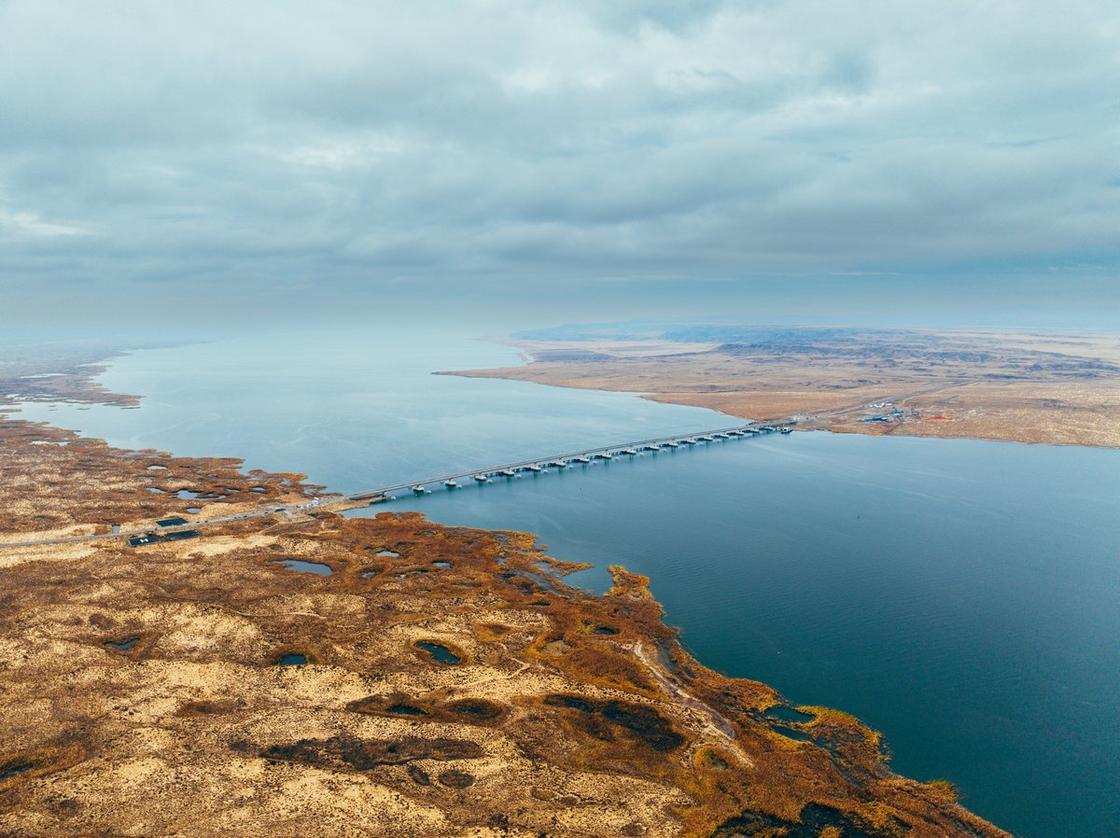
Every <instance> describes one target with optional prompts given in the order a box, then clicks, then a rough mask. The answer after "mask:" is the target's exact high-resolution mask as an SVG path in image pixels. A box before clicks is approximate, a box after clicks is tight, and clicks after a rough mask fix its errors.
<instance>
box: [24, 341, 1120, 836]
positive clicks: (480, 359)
mask: <svg viewBox="0 0 1120 838" xmlns="http://www.w3.org/2000/svg"><path fill="white" fill-rule="evenodd" d="M515 360H516V354H515V352H514V351H513V350H511V349H509V348H507V347H503V346H499V345H495V344H491V343H483V342H479V341H474V340H467V339H465V338H461V337H451V336H447V335H441V336H439V337H436V336H431V335H415V334H410V335H397V334H385V333H381V334H370V333H366V332H363V333H356V332H355V333H348V334H341V335H340V334H332V335H309V336H305V337H303V338H301V339H299V340H297V341H293V340H292V339H291V338H290V336H284V337H283V338H278V337H277V338H273V337H269V336H259V335H258V336H246V337H244V338H240V339H237V340H225V341H221V342H211V343H199V344H193V345H184V346H178V347H174V348H167V349H151V350H144V351H139V352H135V353H133V354H131V355H128V356H125V357H122V358H119V359H117V360H115V361H114V362H113V364H112V366H111V368H110V369H109V371H108V372H107V373H106V374H105V375H104V376H103V377H102V379H101V381H102V382H103V383H104V385H105V386H106V387H108V388H110V389H113V390H116V391H121V392H129V393H136V394H139V395H141V396H143V403H142V406H141V407H140V409H137V410H127V409H121V408H114V407H92V408H88V407H85V406H76V405H43V404H33V405H26V406H25V407H24V415H25V416H27V417H28V418H34V419H43V420H47V421H50V422H52V423H54V424H57V425H60V426H62V427H68V428H75V429H78V430H80V431H82V432H83V433H86V434H88V435H90V436H98V437H103V438H105V439H107V440H108V441H109V442H110V443H112V444H115V445H121V446H126V447H156V448H162V449H167V450H170V451H172V452H174V453H176V454H180V455H229V456H239V457H243V458H244V459H245V460H246V463H247V465H248V466H249V467H259V468H265V469H270V470H285V471H287V470H297V471H303V472H306V473H307V474H308V475H309V477H310V479H311V480H312V481H314V482H318V483H323V484H325V485H326V486H327V487H328V488H329V489H332V490H337V491H346V492H351V491H357V490H360V489H365V488H369V487H373V486H378V485H384V484H388V483H393V482H397V481H404V480H408V479H410V478H417V477H421V476H426V475H428V474H436V473H440V472H445V471H454V470H459V469H469V468H472V467H481V466H485V465H489V464H493V463H501V462H508V461H513V460H518V459H523V458H529V457H534V456H544V455H547V454H553V453H557V452H562V451H566V450H571V449H576V448H582V447H590V446H596V445H603V444H608V443H614V442H625V441H627V440H635V439H642V438H646V437H653V436H658V435H668V434H675V433H683V432H689V431H697V430H702V429H707V428H713V427H719V426H721V425H726V424H729V422H728V420H727V418H726V417H722V416H720V415H718V414H715V413H712V412H711V411H706V410H701V409H695V408H687V407H677V406H672V405H662V404H655V403H652V402H649V401H645V400H642V399H640V398H637V397H635V396H630V395H626V394H617V393H600V392H593V391H578V390H562V389H552V388H546V387H541V386H537V385H533V384H525V383H519V382H505V381H497V380H487V379H463V378H456V377H451V376H433V375H431V373H432V371H434V370H448V369H456V368H458V369H463V368H470V367H479V366H497V365H508V364H510V363H513V362H515ZM393 509H397V510H405V509H415V510H419V511H422V512H424V513H425V514H426V515H428V516H429V517H431V518H432V519H433V520H436V521H440V522H445V523H451V524H465V525H472V526H481V527H487V528H501V529H522V530H528V531H532V532H535V533H538V534H539V535H540V536H541V539H542V541H543V542H544V543H545V544H547V545H548V548H549V551H550V552H551V553H552V554H553V555H556V556H558V557H560V558H564V559H571V560H577V561H588V562H591V563H593V564H594V566H595V567H594V568H593V569H592V570H590V571H586V572H584V573H581V574H579V575H577V576H576V577H575V578H574V579H573V581H574V582H576V583H578V584H582V585H585V586H587V587H590V588H592V589H601V588H602V587H603V586H604V584H605V581H606V578H607V576H606V567H607V565H610V564H624V565H626V566H627V567H628V568H630V569H631V570H634V571H637V572H640V573H643V574H646V575H648V576H649V577H650V578H651V580H652V583H651V587H652V590H653V593H654V594H655V595H656V596H657V598H658V599H659V600H660V601H661V602H662V603H663V604H664V605H665V607H666V612H667V613H666V621H667V622H669V623H670V624H672V625H676V626H679V627H680V628H681V630H682V632H683V635H682V639H683V641H684V643H685V645H686V646H687V647H689V648H690V649H691V650H692V651H693V652H694V653H695V654H696V656H697V657H698V658H699V659H700V660H701V661H702V662H703V663H705V664H707V665H709V666H712V667H714V668H716V669H719V670H721V671H724V672H726V673H728V674H731V675H736V676H742V677H748V678H754V679H758V680H762V681H765V682H767V683H769V684H771V685H772V686H774V687H776V688H777V689H779V690H781V691H782V692H783V693H784V694H785V695H786V696H787V697H788V698H789V699H790V700H791V701H794V702H797V703H806V704H824V705H830V706H834V707H838V708H840V709H843V710H846V711H849V712H851V713H854V714H855V715H857V716H859V717H860V718H862V719H863V720H864V721H866V722H867V723H868V724H870V725H871V726H873V727H875V728H877V729H879V730H881V731H883V733H884V735H885V737H886V740H887V743H888V745H889V747H890V749H891V751H892V752H893V754H894V757H893V761H892V764H893V766H894V767H895V769H896V770H898V771H899V772H900V773H903V774H907V775H910V776H914V777H916V778H919V779H933V778H947V779H950V780H952V781H953V782H955V783H957V784H958V785H959V786H960V788H961V791H962V794H963V801H964V803H965V804H966V805H967V806H969V807H970V808H972V809H973V810H974V811H976V812H977V813H978V814H981V815H983V816H985V817H988V818H990V819H992V820H993V821H995V822H996V823H997V824H998V825H1000V826H1003V827H1004V828H1007V829H1009V830H1011V831H1013V832H1015V833H1017V834H1022V835H1024V836H1039V837H1040V838H1041V837H1042V836H1052V835H1070V836H1098V835H1105V834H1112V833H1113V831H1114V829H1115V825H1116V824H1117V823H1120V791H1118V789H1117V785H1116V777H1117V776H1120V722H1118V719H1120V643H1118V642H1117V638H1118V637H1120V451H1113V450H1102V449H1088V448H1060V449H1059V448H1055V447H1049V446H1028V445H1019V444H1013V443H994V442H980V441H972V440H926V439H908V438H901V437H900V438H871V437H857V436H839V435H830V434H824V433H795V434H793V435H791V436H788V437H787V436H777V435H773V436H770V437H765V438H760V439H749V440H746V439H745V440H737V441H734V442H726V443H720V444H718V445H708V446H697V447H694V448H682V449H679V450H676V451H674V452H662V453H658V454H656V455H654V454H647V455H643V456H640V457H636V458H633V459H631V458H627V459H625V460H622V459H618V460H615V461H613V462H611V463H609V464H607V463H598V464H594V465H588V466H580V467H576V468H572V469H569V470H566V471H564V472H546V473H543V474H540V475H532V476H530V475H526V476H524V477H521V478H517V479H511V480H502V481H497V482H494V483H491V484H488V485H486V486H474V485H471V486H467V487H464V488H463V489H461V490H459V491H456V492H437V493H434V494H432V495H428V496H425V497H420V498H411V497H409V498H401V499H400V500H399V501H397V502H395V503H394V504H392V505H390V506H388V507H379V508H378V509H376V510H372V511H383V510H393Z"/></svg>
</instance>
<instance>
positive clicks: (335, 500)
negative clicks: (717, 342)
mask: <svg viewBox="0 0 1120 838" xmlns="http://www.w3.org/2000/svg"><path fill="white" fill-rule="evenodd" d="M792 425H793V421H792V420H786V421H784V422H778V423H772V424H766V425H762V424H758V423H754V422H751V423H748V424H745V425H732V426H731V427H729V428H717V429H716V430H713V431H701V432H699V433H691V434H683V435H678V436H666V437H656V438H653V439H642V440H638V441H637V442H625V443H622V444H620V445H607V446H604V447H601V448H584V449H582V450H580V451H569V452H567V453H565V454H554V455H551V456H548V457H538V458H536V459H532V460H521V461H519V462H515V463H503V464H502V465H497V466H488V467H486V468H483V469H471V470H469V471H456V472H451V473H449V474H439V475H436V476H435V477H426V478H424V479H422V480H409V481H407V482H404V483H393V484H391V485H389V486H380V487H378V488H376V489H368V490H366V491H361V492H355V493H354V494H351V495H333V496H327V497H322V498H319V497H316V498H312V499H310V500H308V501H305V502H303V503H296V504H287V505H283V506H275V505H273V504H268V505H267V506H263V507H261V508H259V509H251V510H248V511H243V512H235V513H232V514H229V515H219V516H216V517H213V518H202V519H195V520H193V521H185V522H183V523H182V524H173V525H152V526H149V527H145V528H144V529H131V530H123V529H122V530H114V531H113V532H107V533H105V532H102V533H90V534H88V535H70V536H54V537H47V538H39V539H28V540H25V541H24V540H21V541H9V542H0V549H5V548H28V547H35V546H42V545H47V544H72V543H75V542H84V541H102V540H107V539H119V538H127V539H128V543H129V544H131V545H132V546H133V547H140V546H143V545H146V544H156V543H159V542H161V541H176V540H179V539H182V538H193V537H195V536H198V535H200V534H201V533H200V530H203V529H206V528H209V527H214V526H218V525H221V524H229V523H233V522H235V521H244V520H246V519H253V518H269V517H272V516H274V515H287V516H292V515H298V514H301V513H302V514H307V513H311V512H314V511H316V510H318V509H323V510H329V511H331V512H341V511H345V510H347V509H354V508H356V507H358V506H361V505H365V504H366V503H369V504H374V503H385V502H388V501H391V500H395V497H394V495H393V492H400V491H411V492H413V493H414V494H418V495H420V494H428V493H429V492H430V491H431V490H430V489H429V488H428V487H429V486H442V487H444V488H447V489H457V488H459V485H460V484H459V482H458V481H460V480H465V479H469V480H472V481H474V482H476V483H488V482H490V481H491V480H494V479H496V478H511V477H517V476H519V475H521V474H525V473H534V474H535V473H540V472H544V471H548V470H549V469H563V468H568V467H570V466H573V465H588V464H590V463H593V462H596V461H604V460H613V459H614V458H615V457H635V456H637V455H639V454H641V453H642V452H651V453H654V452H658V451H666V450H672V449H675V448H681V447H682V446H684V447H691V446H694V445H703V444H708V443H716V442H724V441H727V440H734V439H745V438H748V437H755V436H761V435H763V434H772V433H790V431H792V430H793V428H792ZM168 520H173V519H168ZM180 520H181V519H180Z"/></svg>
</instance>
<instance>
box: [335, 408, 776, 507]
mask: <svg viewBox="0 0 1120 838" xmlns="http://www.w3.org/2000/svg"><path fill="white" fill-rule="evenodd" d="M791 425H792V423H791V422H783V423H778V424H770V425H759V424H756V423H753V422H752V423H748V424H746V425H732V426H731V427H729V428H717V429H716V430H713V431H701V432H699V433H691V434H683V435H678V436H666V437H655V438H652V439H641V440H638V441H637V442H625V443H622V444H620V445H607V446H603V447H601V448H584V449H581V450H579V451H568V452H566V453H564V454H553V455H550V456H548V457H538V458H535V459H532V460H520V461H518V462H515V463H503V464H502V465H496V466H487V467H486V468H483V469H470V470H469V471H455V472H451V473H449V474H439V475H436V476H434V477H425V478H423V479H422V480H409V481H406V482H404V483H393V484H392V485H389V486H380V487H378V488H376V489H367V490H365V491H361V492H355V493H354V494H352V495H347V496H346V497H347V500H352V501H371V502H373V503H378V502H386V501H390V500H395V499H396V498H395V497H394V495H393V493H394V492H401V491H411V492H412V493H413V494H417V495H421V494H428V492H430V491H431V489H429V487H430V486H435V487H441V486H442V487H444V488H446V489H458V488H459V487H460V483H459V481H460V480H472V481H474V482H476V483H488V482H490V481H491V480H493V479H495V478H510V477H517V476H518V475H521V474H525V473H531V474H539V473H541V472H544V471H548V470H549V469H563V468H568V467H569V466H572V465H588V464H590V463H592V462H595V461H596V460H600V461H602V460H613V459H614V458H615V457H635V456H637V455H638V454H641V453H642V452H643V451H645V452H657V451H666V450H672V449H675V448H680V447H682V446H693V445H701V444H706V443H714V442H724V441H727V440H733V439H744V438H748V437H754V436H761V435H763V434H771V433H775V432H779V433H789V432H790V431H791V430H792V428H791Z"/></svg>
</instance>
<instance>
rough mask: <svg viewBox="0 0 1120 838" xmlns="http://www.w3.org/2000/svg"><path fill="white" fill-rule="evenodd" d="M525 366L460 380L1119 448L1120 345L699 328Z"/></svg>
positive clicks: (551, 346)
mask: <svg viewBox="0 0 1120 838" xmlns="http://www.w3.org/2000/svg"><path fill="white" fill-rule="evenodd" d="M514 343H515V345H516V346H518V347H519V348H520V349H521V350H522V351H523V352H524V354H525V355H526V357H527V359H528V360H529V361H530V363H528V364H527V365H525V366H522V367H508V368H503V369H487V370H469V371H456V372H455V373H454V374H456V375H464V376H471V377H492V378H508V379H517V380H521V381H534V382H538V383H541V384H550V385H555V386H562V387H582V388H590V389H602V390H616V391H632V392H639V393H644V394H647V397H648V398H651V399H654V400H656V401H661V402H672V403H676V404H685V405H694V406H698V407H708V408H712V409H715V410H720V411H723V412H724V413H728V414H731V415H733V416H739V417H743V418H748V419H782V418H786V417H789V416H799V417H801V427H805V428H813V429H827V430H830V431H839V432H846V433H865V434H905V435H910V436H940V437H971V438H979V439H999V440H1012V441H1018V442H1041V443H1052V444H1070V445H1097V446H1109V447H1117V446H1120V336H1118V335H1115V334H1105V333H1095V334H1082V335H1074V334H1049V333H1028V332H995V331H992V332H986V331H927V330H886V329H857V328H810V327H806V328H801V327H790V328H784V327H769V326H767V327H739V326H700V327H681V328H671V327H670V328H661V327H656V326H650V327H642V328H634V327H599V328H595V327H588V328H583V327H564V328H561V329H556V330H544V331H538V332H530V333H523V334H520V335H518V336H516V339H515V341H514Z"/></svg>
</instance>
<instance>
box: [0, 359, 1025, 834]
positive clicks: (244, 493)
mask: <svg viewBox="0 0 1120 838" xmlns="http://www.w3.org/2000/svg"><path fill="white" fill-rule="evenodd" d="M96 361H97V357H96V354H95V353H86V354H80V355H78V356H76V357H73V358H69V359H67V358H62V357H55V358H51V359H48V360H45V361H39V362H36V361H33V360H31V361H29V360H27V359H22V360H18V361H12V362H10V363H6V364H2V365H0V403H2V402H3V401H4V400H7V401H9V402H11V401H13V399H12V398H11V394H14V393H18V394H20V395H21V396H27V397H35V398H40V399H50V398H60V399H67V400H72V401H85V402H88V403H94V402H97V403H105V402H111V403H113V404H118V405H122V406H128V405H132V404H135V402H136V400H135V398H134V397H132V396H125V395H118V394H113V393H108V392H105V391H104V390H102V389H101V388H100V387H98V386H97V385H96V383H95V382H94V381H93V380H92V377H91V372H92V371H95V370H96V369H97V367H96V366H91V365H92V364H95V363H96ZM5 394H6V395H5ZM238 465H239V463H238V462H237V461H235V460H230V459H217V458H186V457H173V456H171V455H169V454H166V453H162V452H158V451H150V450H149V451H128V450H123V449H119V448H113V447H110V446H108V445H106V444H105V443H103V442H100V441H98V440H90V439H83V438H81V437H79V436H78V435H77V434H75V433H73V432H70V431H64V430H60V429H58V428H54V427H51V426H49V425H45V424H40V423H33V422H27V421H22V420H19V419H14V418H11V417H5V416H2V415H0V476H2V477H3V480H2V481H0V509H3V510H5V512H4V514H3V515H0V542H12V541H22V542H24V544H21V545H18V546H14V547H13V546H8V547H0V590H3V591H4V592H5V593H4V603H5V605H4V608H3V609H0V637H2V638H3V640H2V646H3V649H4V655H3V657H4V660H3V663H2V665H0V729H2V730H3V731H4V736H3V742H2V743H0V831H3V832H4V833H5V834H8V833H11V834H21V835H57V834H62V833H71V834H73V833H81V834H165V833H172V832H191V833H207V834H209V833H217V832H227V831H228V832H235V833H237V834H246V835H257V834H259V835H265V834H269V835H270V834H276V833H277V831H279V832H283V833H287V834H342V833H346V834H371V835H399V836H413V835H458V834H471V835H480V836H481V835H494V836H497V835H524V836H529V835H538V834H545V833H547V834H550V835H590V834H594V835H604V836H606V835H620V836H670V835H697V836H699V835H726V836H731V835H738V834H744V833H746V834H760V833H765V834H771V833H773V834H778V833H782V834H786V833H788V834H809V831H812V834H814V835H816V834H818V833H819V834H820V835H833V834H836V835H838V834H840V833H841V832H843V833H844V834H849V833H850V834H856V832H858V834H861V835H874V836H895V835H898V834H902V832H906V833H908V834H912V835H932V834H937V835H945V836H949V835H960V836H965V835H968V836H996V835H1005V834H1006V833H1003V832H1002V831H1001V830H998V829H997V828H995V827H993V826H991V825H990V824H988V823H986V822H984V821H983V820H981V819H980V818H978V817H976V816H975V815H972V814H971V813H969V812H968V811H966V810H965V809H964V808H962V807H961V806H960V805H959V804H958V803H957V802H956V798H955V793H954V790H953V788H952V786H951V785H949V784H948V783H943V782H934V783H919V782H916V781H913V780H909V779H906V778H903V777H900V776H898V775H896V774H894V773H892V772H891V771H890V769H889V767H888V766H887V764H886V761H885V756H884V753H883V750H882V745H881V742H880V737H879V735H878V734H877V733H876V732H874V731H872V730H870V729H869V728H867V727H866V726H865V725H863V724H862V723H860V722H859V721H858V720H856V719H854V718H853V717H851V716H848V715H846V714H844V713H840V712H837V711H834V710H829V709H826V708H821V707H802V708H800V709H798V710H794V709H793V708H790V707H789V706H788V705H786V704H785V702H784V701H783V699H782V698H781V696H779V695H778V694H777V693H776V692H775V691H774V690H773V689H771V688H770V687H768V686H766V685H764V684H761V683H759V682H756V681H749V680H743V679H731V678H727V677H724V676H722V675H720V674H718V673H716V672H713V671H711V670H709V669H706V668H704V667H703V666H701V665H699V664H698V663H697V662H696V661H695V660H694V659H692V658H691V656H690V655H689V654H688V653H687V651H686V650H685V649H684V648H683V647H682V646H681V645H680V644H679V643H678V642H677V639H676V636H675V634H674V632H673V631H671V630H670V629H669V628H667V627H666V626H665V625H664V624H663V623H662V622H661V610H660V606H659V605H658V604H657V603H656V602H655V601H654V600H653V598H652V597H651V596H650V594H649V592H648V590H647V587H646V583H647V581H648V580H646V579H645V578H643V577H640V576H636V575H633V574H630V573H627V572H626V571H625V570H623V569H621V568H614V569H613V573H614V581H615V587H614V588H613V589H612V590H611V591H610V593H609V594H608V595H607V596H604V597H596V596H590V595H587V594H585V593H583V592H580V591H578V590H576V589H573V588H571V587H569V586H567V585H565V584H564V583H563V581H562V577H563V575H564V574H565V573H566V572H568V571H570V570H572V569H574V567H575V566H573V565H570V564H565V563H562V562H556V561H554V560H551V559H548V558H547V557H545V556H544V555H543V554H541V553H540V552H538V550H537V548H536V547H535V546H534V542H533V538H532V537H531V536H528V535H525V534H520V533H511V532H486V531H482V530H476V529H470V528H465V527H444V526H439V525H436V524H433V523H430V522H428V521H427V520H425V519H424V518H422V517H421V516H419V515H417V514H415V513H411V514H404V515H394V514H389V513H386V514H382V515H379V516H377V518H376V519H373V520H369V519H349V518H344V517H341V516H339V515H336V514H334V513H332V512H329V511H327V509H326V505H324V506H323V507H320V508H318V509H317V510H316V511H307V510H304V511H297V510H293V511H291V512H287V513H283V514H275V515H272V514H270V515H268V516H266V517H258V518H254V519H251V520H241V521H230V522H228V523H220V524H214V525H212V526H208V527H206V528H205V531H204V532H203V533H202V534H201V536H199V535H198V534H197V533H195V534H194V536H195V537H183V538H181V539H178V540H171V539H166V540H161V541H159V542H158V543H155V544H151V545H147V546H143V547H129V546H127V545H126V544H125V543H123V541H122V540H112V539H106V540H100V541H85V542H74V543H69V544H50V543H40V544H34V543H33V542H35V541H36V540H42V539H50V538H57V537H59V536H62V535H83V534H91V533H107V532H108V531H109V528H110V526H111V525H112V524H114V523H122V522H123V523H125V524H126V525H127V526H135V525H146V526H150V527H152V528H153V529H156V528H158V527H157V524H156V521H155V519H157V518H160V517H163V516H167V515H168V514H169V513H170V514H178V515H188V516H190V517H191V518H192V523H197V524H198V525H199V526H200V528H201V527H202V525H204V524H205V522H206V519H208V518H215V517H219V516H222V515H226V514H229V513H231V512H237V511H247V510H254V509H259V508H260V507H261V504H266V505H267V507H268V509H269V511H270V512H271V511H272V508H273V505H274V504H289V503H294V502H296V501H299V500H302V499H305V498H306V497H307V496H308V495H309V494H312V493H313V492H314V489H313V488H312V487H308V486H307V485H305V484H303V483H301V482H300V476H299V475H295V474H268V473H264V472H250V473H248V474H245V473H242V472H241V471H239V469H238ZM185 495H187V496H189V497H185ZM180 520H181V519H180ZM165 523H167V522H166V521H165ZM293 561H295V562H296V567H297V568H298V567H299V565H298V563H299V562H306V563H311V564H307V565H303V566H302V567H303V568H307V567H311V568H314V569H316V572H315V573H300V572H293V570H292V569H291V563H292V562H293Z"/></svg>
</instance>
